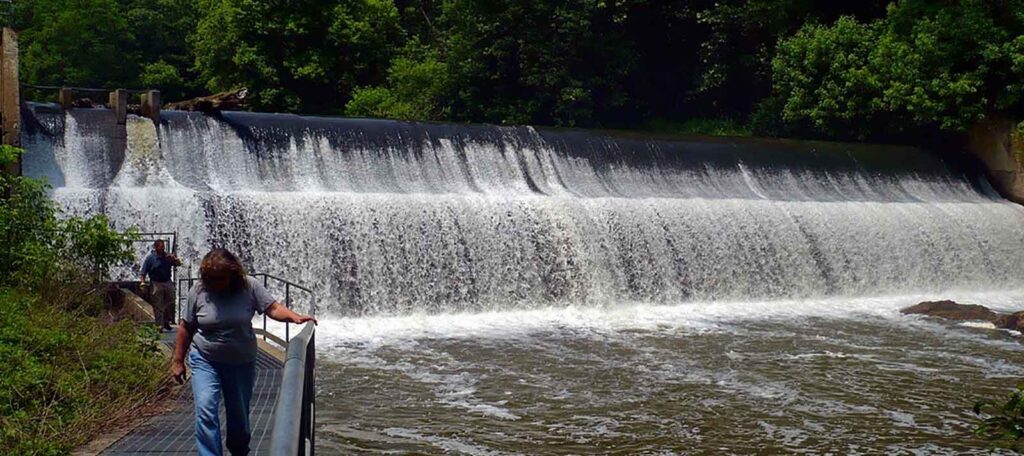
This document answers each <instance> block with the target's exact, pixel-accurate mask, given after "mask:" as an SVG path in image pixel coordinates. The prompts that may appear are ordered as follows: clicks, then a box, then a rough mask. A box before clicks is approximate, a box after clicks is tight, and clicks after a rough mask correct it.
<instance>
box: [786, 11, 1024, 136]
mask: <svg viewBox="0 0 1024 456" xmlns="http://www.w3.org/2000/svg"><path fill="white" fill-rule="evenodd" d="M1021 11H1024V1H1021V0H1013V1H1008V2H984V1H980V0H973V1H961V2H950V3H945V2H928V1H924V0H911V1H903V2H899V3H897V4H893V5H890V7H889V9H888V14H887V16H886V18H885V19H882V20H876V21H873V22H869V23H861V22H858V21H857V20H856V19H854V18H852V17H843V18H840V19H839V20H838V21H836V22H835V23H834V24H833V25H831V26H823V25H818V24H813V23H811V24H807V25H805V26H804V27H803V28H801V29H800V31H799V32H797V33H796V34H795V35H794V36H792V37H790V38H788V39H785V40H783V41H782V42H781V43H780V44H779V46H778V53H777V55H776V56H775V58H774V60H773V63H772V71H773V90H774V97H775V98H776V99H778V100H779V106H780V107H781V115H782V118H783V119H784V120H785V121H786V122H788V123H790V124H795V125H797V126H798V127H803V128H808V129H810V130H811V131H814V132H817V133H818V134H820V135H824V136H828V137H836V138H855V139H869V138H892V137H898V136H901V135H906V134H908V133H913V132H920V131H945V132H961V131H963V130H965V129H966V128H968V127H969V126H970V125H972V124H973V123H974V122H976V121H978V120H980V119H982V118H984V117H985V116H988V115H991V114H997V115H1006V116H1011V117H1012V116H1019V115H1022V114H1024V83H1022V81H1024V14H1022V13H1021Z"/></svg>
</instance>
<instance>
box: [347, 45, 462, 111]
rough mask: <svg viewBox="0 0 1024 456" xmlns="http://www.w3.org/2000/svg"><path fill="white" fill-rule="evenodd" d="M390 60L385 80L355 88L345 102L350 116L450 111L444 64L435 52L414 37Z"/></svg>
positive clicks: (448, 88)
mask: <svg viewBox="0 0 1024 456" xmlns="http://www.w3.org/2000/svg"><path fill="white" fill-rule="evenodd" d="M409 47H411V48H419V49H420V50H419V52H416V51H406V52H404V53H403V55H401V56H399V57H396V58H395V59H394V60H392V61H391V67H390V68H389V69H388V77H387V83H386V84H385V85H382V86H377V87H365V88H360V89H357V90H356V91H355V93H353V95H352V100H351V101H349V102H348V104H347V105H346V111H345V113H346V114H347V115H350V116H365V117H383V118H388V119H402V120H445V119H446V118H448V115H449V112H450V92H451V86H450V84H449V76H448V67H447V65H445V63H444V62H441V61H440V60H439V59H438V57H437V53H436V52H435V51H433V50H432V49H429V48H420V46H419V43H418V41H414V42H413V43H411V45H410V46H409Z"/></svg>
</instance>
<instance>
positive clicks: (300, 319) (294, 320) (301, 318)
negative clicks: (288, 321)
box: [292, 314, 317, 325]
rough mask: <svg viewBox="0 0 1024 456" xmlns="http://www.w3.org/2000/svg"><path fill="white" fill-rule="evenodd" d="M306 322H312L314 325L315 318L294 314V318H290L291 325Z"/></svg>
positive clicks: (315, 322)
mask: <svg viewBox="0 0 1024 456" xmlns="http://www.w3.org/2000/svg"><path fill="white" fill-rule="evenodd" d="M307 321H311V322H313V324H314V325H315V324H317V321H316V318H314V317H311V316H309V315H299V314H296V315H295V317H294V318H292V323H295V324H302V323H305V322H307Z"/></svg>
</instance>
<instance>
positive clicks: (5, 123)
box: [0, 27, 21, 176]
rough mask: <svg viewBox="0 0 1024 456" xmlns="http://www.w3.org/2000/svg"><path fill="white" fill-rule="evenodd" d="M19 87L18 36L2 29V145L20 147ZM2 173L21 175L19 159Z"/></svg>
mask: <svg viewBox="0 0 1024 456" xmlns="http://www.w3.org/2000/svg"><path fill="white" fill-rule="evenodd" d="M20 91H21V87H20V86H19V84H18V34H17V33H16V32H15V31H14V30H13V29H11V28H10V27H4V28H3V32H2V34H0V130H2V131H0V134H2V136H3V144H6V145H10V146H20V145H21V93H20ZM6 168H7V169H4V170H3V171H4V172H7V173H10V174H14V175H18V176H20V175H21V159H20V158H19V159H18V162H17V163H15V164H13V165H11V166H8V167H6Z"/></svg>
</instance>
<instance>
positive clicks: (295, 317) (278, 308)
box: [267, 301, 316, 324]
mask: <svg viewBox="0 0 1024 456" xmlns="http://www.w3.org/2000/svg"><path fill="white" fill-rule="evenodd" d="M267 316H269V317H270V318H273V319H274V320H277V321H280V322H284V323H305V322H307V321H312V322H313V324H316V318H313V317H311V316H309V315H300V314H297V313H295V311H293V310H292V309H289V308H288V307H287V306H285V305H284V304H281V303H280V302H277V301H274V303H273V304H271V305H270V307H268V308H267Z"/></svg>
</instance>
